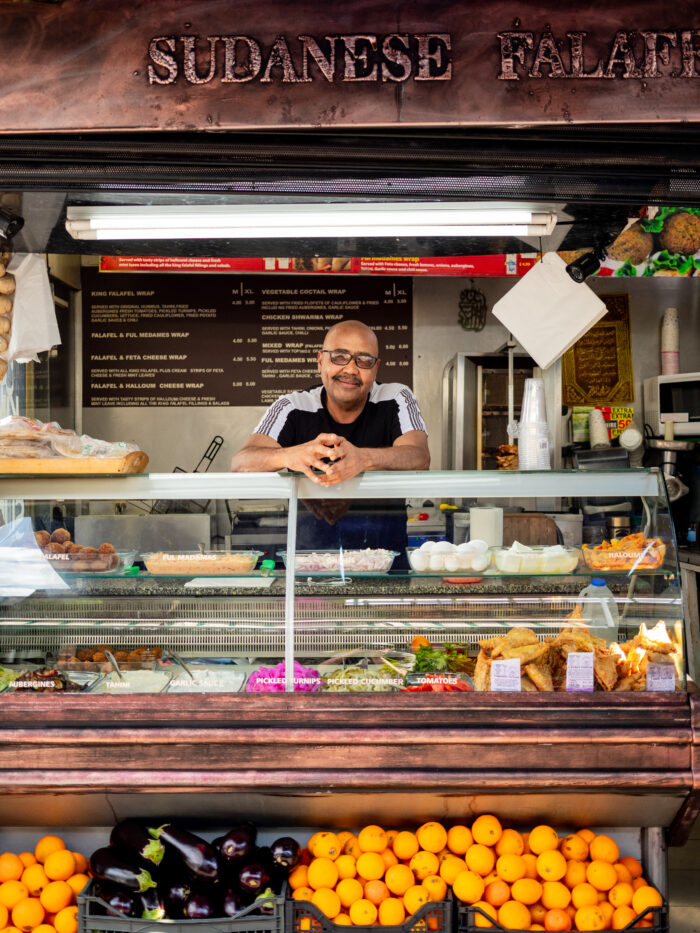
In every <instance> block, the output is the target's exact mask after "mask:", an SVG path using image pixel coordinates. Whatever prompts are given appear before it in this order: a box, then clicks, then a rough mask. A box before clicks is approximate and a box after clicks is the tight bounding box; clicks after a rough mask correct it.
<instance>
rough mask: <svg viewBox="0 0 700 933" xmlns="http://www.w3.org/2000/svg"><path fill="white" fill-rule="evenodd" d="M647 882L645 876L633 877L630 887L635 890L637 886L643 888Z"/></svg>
mask: <svg viewBox="0 0 700 933" xmlns="http://www.w3.org/2000/svg"><path fill="white" fill-rule="evenodd" d="M647 884H649V882H648V881H647V880H646V878H635V879H634V880H633V881H632V887H633V888H634V890H635V891H636V890H637V889H638V888H644V887H646V886H647Z"/></svg>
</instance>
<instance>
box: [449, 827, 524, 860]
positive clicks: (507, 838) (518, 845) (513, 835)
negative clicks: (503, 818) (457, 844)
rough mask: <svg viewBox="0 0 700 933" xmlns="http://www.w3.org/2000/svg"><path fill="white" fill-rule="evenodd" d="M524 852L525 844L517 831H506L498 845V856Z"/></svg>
mask: <svg viewBox="0 0 700 933" xmlns="http://www.w3.org/2000/svg"><path fill="white" fill-rule="evenodd" d="M447 844H448V845H449V840H448V843H447ZM524 851H525V843H524V842H523V837H522V836H521V835H520V833H519V832H517V830H515V829H504V830H503V832H502V833H501V835H500V838H499V840H498V842H497V843H496V855H522V854H523V852H524Z"/></svg>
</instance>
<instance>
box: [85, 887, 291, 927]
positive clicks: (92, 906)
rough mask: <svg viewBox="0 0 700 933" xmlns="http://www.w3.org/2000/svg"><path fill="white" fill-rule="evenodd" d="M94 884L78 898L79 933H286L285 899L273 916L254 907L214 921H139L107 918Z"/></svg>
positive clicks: (276, 904) (279, 899)
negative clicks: (284, 927) (159, 931)
mask: <svg viewBox="0 0 700 933" xmlns="http://www.w3.org/2000/svg"><path fill="white" fill-rule="evenodd" d="M94 890H95V882H94V881H91V882H90V883H89V884H88V885H86V887H84V888H83V890H82V891H81V893H80V894H79V895H78V933H101V931H104V933H108V931H114V933H155V931H157V930H163V931H164V933H283V923H284V898H283V897H281V896H279V897H276V898H275V899H274V912H273V913H272V914H270V915H264V916H263V915H261V914H259V913H256V912H255V911H256V905H255V904H254V903H253V904H251V905H250V906H249V907H245V908H244V909H243V910H242V911H241V912H240V914H238V916H237V917H234V918H229V917H217V918H214V919H212V920H140V919H136V918H134V917H125V916H124V915H123V914H119V915H117V913H116V911H113V912H112V914H110V915H109V916H106V915H105V914H106V911H107V910H111V908H108V906H107V904H106V903H105V901H103V900H101V899H100V898H99V897H97V895H96V894H95V893H94Z"/></svg>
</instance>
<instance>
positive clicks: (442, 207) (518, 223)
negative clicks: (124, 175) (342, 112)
mask: <svg viewBox="0 0 700 933" xmlns="http://www.w3.org/2000/svg"><path fill="white" fill-rule="evenodd" d="M556 222H557V215H556V214H555V213H553V212H548V211H531V210H528V209H526V208H520V207H512V208H510V207H509V208H502V207H494V208H481V207H476V206H474V205H470V204H468V203H457V202H419V201H412V202H398V203H396V202H376V201H375V202H371V203H369V202H366V203H326V204H259V205H252V206H251V205H248V204H245V205H244V204H241V205H218V204H217V205H200V206H198V205H186V206H175V205H168V206H165V205H152V206H142V207H141V206H140V207H135V206H128V207H121V206H120V207H97V206H85V207H78V206H75V207H69V208H68V209H67V214H66V230H67V231H68V233H69V234H70V235H71V236H72V237H73V238H74V239H76V240H190V239H207V240H208V239H225V240H228V239H243V238H245V239H280V238H287V237H304V238H310V237H338V236H340V237H406V236H419V237H425V236H442V237H445V236H446V237H470V236H474V237H479V236H517V237H537V236H548V235H549V234H550V233H552V231H553V230H554V227H555V225H556Z"/></svg>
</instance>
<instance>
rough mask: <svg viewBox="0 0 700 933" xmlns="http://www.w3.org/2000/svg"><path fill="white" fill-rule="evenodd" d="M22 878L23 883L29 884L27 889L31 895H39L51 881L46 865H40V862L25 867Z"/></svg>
mask: <svg viewBox="0 0 700 933" xmlns="http://www.w3.org/2000/svg"><path fill="white" fill-rule="evenodd" d="M21 880H22V884H26V885H27V890H28V891H29V894H30V896H31V897H37V896H38V895H39V894H41V892H42V891H43V890H44V888H45V887H46V885H47V884H48V883H49V879H48V878H47V877H46V872H45V871H44V866H43V865H40V864H39V863H38V862H37V863H36V864H35V865H30V866H29V868H25V869H24V871H23V872H22V879H21Z"/></svg>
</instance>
